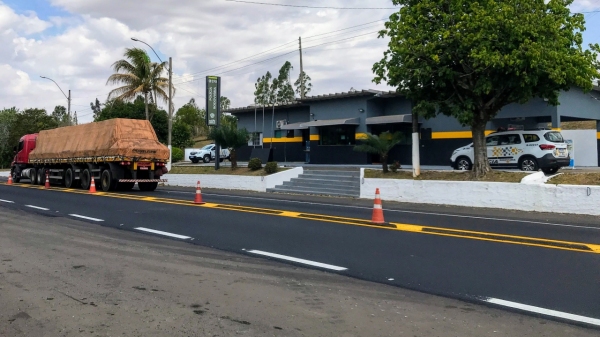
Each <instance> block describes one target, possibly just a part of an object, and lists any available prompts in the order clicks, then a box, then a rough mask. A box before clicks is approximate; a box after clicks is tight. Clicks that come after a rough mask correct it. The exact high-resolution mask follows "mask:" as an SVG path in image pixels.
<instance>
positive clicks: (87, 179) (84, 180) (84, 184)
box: [80, 169, 92, 190]
mask: <svg viewBox="0 0 600 337" xmlns="http://www.w3.org/2000/svg"><path fill="white" fill-rule="evenodd" d="M91 177H92V174H91V172H90V170H89V169H85V170H83V171H82V172H81V179H80V180H81V188H83V189H84V190H89V189H90V184H91V183H92V180H91Z"/></svg>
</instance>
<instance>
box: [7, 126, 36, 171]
mask: <svg viewBox="0 0 600 337" xmlns="http://www.w3.org/2000/svg"><path fill="white" fill-rule="evenodd" d="M37 136H38V134H37V133H34V134H31V135H25V136H23V137H21V139H20V140H19V145H18V146H17V148H16V152H17V153H16V154H15V158H14V161H13V165H14V164H27V163H29V153H30V152H31V151H33V149H35V140H36V139H37ZM13 165H11V166H13Z"/></svg>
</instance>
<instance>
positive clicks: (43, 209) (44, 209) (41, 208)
mask: <svg viewBox="0 0 600 337" xmlns="http://www.w3.org/2000/svg"><path fill="white" fill-rule="evenodd" d="M25 207H29V208H35V209H40V210H42V211H49V210H50V209H48V208H44V207H38V206H33V205H25Z"/></svg>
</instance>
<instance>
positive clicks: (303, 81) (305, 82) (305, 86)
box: [294, 71, 312, 98]
mask: <svg viewBox="0 0 600 337" xmlns="http://www.w3.org/2000/svg"><path fill="white" fill-rule="evenodd" d="M310 81H311V78H310V76H308V75H307V74H306V73H305V72H304V71H302V72H300V75H298V79H297V80H296V82H294V86H296V90H295V91H296V93H297V94H298V96H299V97H300V98H304V97H306V95H307V94H308V93H309V92H310V91H311V90H312V83H310Z"/></svg>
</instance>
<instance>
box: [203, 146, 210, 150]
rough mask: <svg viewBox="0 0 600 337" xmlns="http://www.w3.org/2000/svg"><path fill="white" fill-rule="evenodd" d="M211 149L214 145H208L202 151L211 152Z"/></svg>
mask: <svg viewBox="0 0 600 337" xmlns="http://www.w3.org/2000/svg"><path fill="white" fill-rule="evenodd" d="M210 148H212V145H206V146H205V147H203V148H202V150H210Z"/></svg>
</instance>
